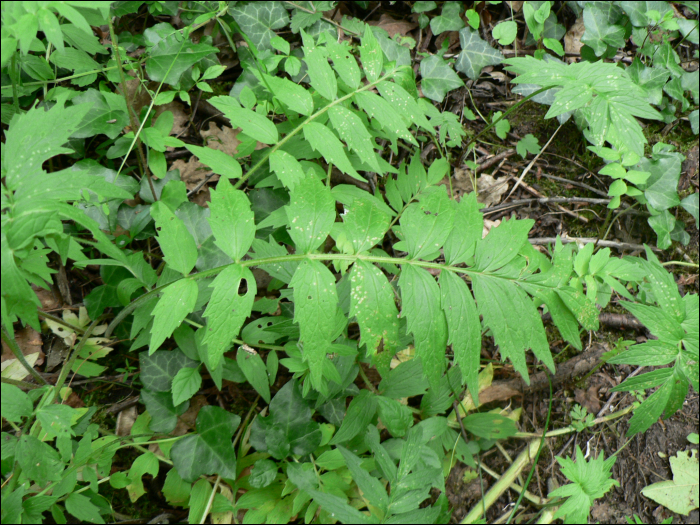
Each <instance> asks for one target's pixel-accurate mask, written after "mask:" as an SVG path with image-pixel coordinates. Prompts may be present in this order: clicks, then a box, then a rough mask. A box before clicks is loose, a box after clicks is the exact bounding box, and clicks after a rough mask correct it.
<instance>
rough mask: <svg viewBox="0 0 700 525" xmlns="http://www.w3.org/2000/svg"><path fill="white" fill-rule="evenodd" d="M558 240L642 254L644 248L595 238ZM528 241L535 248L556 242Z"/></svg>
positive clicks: (544, 238)
mask: <svg viewBox="0 0 700 525" xmlns="http://www.w3.org/2000/svg"><path fill="white" fill-rule="evenodd" d="M560 240H561V242H562V243H563V244H568V243H570V242H575V243H579V244H589V243H592V242H597V243H598V246H602V247H604V248H617V249H618V250H632V251H642V252H643V251H644V246H642V245H641V244H634V243H631V242H616V241H599V240H598V239H597V238H595V237H561V238H560ZM529 241H530V244H534V245H535V246H541V245H545V244H554V243H555V242H556V239H555V238H554V237H537V238H532V239H529ZM650 248H651V249H652V250H654V251H655V252H661V251H662V250H660V249H659V248H657V247H656V246H650Z"/></svg>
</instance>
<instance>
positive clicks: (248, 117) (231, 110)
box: [209, 96, 279, 144]
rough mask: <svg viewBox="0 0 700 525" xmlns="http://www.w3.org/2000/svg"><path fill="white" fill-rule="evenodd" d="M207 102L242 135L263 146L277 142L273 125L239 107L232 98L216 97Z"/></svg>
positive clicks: (252, 112)
mask: <svg viewBox="0 0 700 525" xmlns="http://www.w3.org/2000/svg"><path fill="white" fill-rule="evenodd" d="M209 102H210V103H211V105H212V106H214V107H215V108H216V109H218V110H219V111H221V112H222V113H223V114H224V116H225V117H226V118H227V119H229V120H230V121H231V126H232V127H233V128H241V130H243V133H245V134H246V135H248V136H249V137H251V138H253V139H255V140H257V141H259V142H262V143H264V144H275V143H276V142H277V141H278V140H279V135H278V134H277V128H276V127H275V125H274V123H273V122H272V121H271V120H269V119H268V118H267V116H266V115H262V114H260V113H257V112H255V111H253V110H250V109H246V108H244V107H241V105H240V104H239V103H238V101H237V100H236V99H235V98H233V97H225V96H218V97H213V98H210V99H209Z"/></svg>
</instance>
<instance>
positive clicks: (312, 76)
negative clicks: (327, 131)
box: [300, 29, 338, 102]
mask: <svg viewBox="0 0 700 525" xmlns="http://www.w3.org/2000/svg"><path fill="white" fill-rule="evenodd" d="M300 32H301V38H302V41H303V43H304V47H303V49H304V62H306V65H307V66H308V68H309V69H308V73H309V80H310V84H311V87H313V88H314V89H315V90H316V91H318V93H319V95H321V96H322V97H323V98H325V99H326V100H329V101H330V102H333V101H334V100H335V99H336V98H337V95H338V81H337V80H336V79H335V75H334V74H333V70H332V69H331V66H330V65H329V64H328V59H327V58H326V56H325V53H324V49H322V48H319V47H316V44H315V43H314V39H313V37H312V36H309V35H307V34H306V33H305V32H304V30H303V29H302V30H301V31H300Z"/></svg>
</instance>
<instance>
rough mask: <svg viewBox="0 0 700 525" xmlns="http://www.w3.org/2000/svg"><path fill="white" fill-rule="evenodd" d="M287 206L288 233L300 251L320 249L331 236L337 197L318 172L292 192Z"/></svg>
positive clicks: (304, 180)
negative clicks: (318, 176)
mask: <svg viewBox="0 0 700 525" xmlns="http://www.w3.org/2000/svg"><path fill="white" fill-rule="evenodd" d="M290 199H291V200H290V203H289V205H288V206H287V207H286V211H287V218H288V220H289V226H290V229H289V236H290V237H291V238H292V240H293V241H294V245H295V246H296V250H297V253H309V252H311V251H313V250H315V249H317V248H318V247H319V246H320V245H321V244H322V243H323V242H324V241H325V240H326V237H328V234H329V233H330V231H331V227H332V226H333V223H334V222H335V199H334V198H333V196H332V195H331V192H330V190H329V188H328V187H327V186H324V185H323V184H322V183H321V181H320V180H318V179H317V178H316V177H315V176H310V177H306V178H305V179H303V180H302V181H301V182H299V183H298V184H297V185H296V186H295V187H294V190H292V192H291V196H290Z"/></svg>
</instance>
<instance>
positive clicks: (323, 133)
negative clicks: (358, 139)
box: [304, 122, 374, 180]
mask: <svg viewBox="0 0 700 525" xmlns="http://www.w3.org/2000/svg"><path fill="white" fill-rule="evenodd" d="M363 127H364V126H363ZM304 138H305V139H306V140H308V141H309V144H311V147H312V148H313V149H314V150H315V151H318V152H319V153H320V154H321V155H323V158H324V159H326V162H327V163H329V164H333V165H334V166H336V167H337V168H338V169H339V170H340V171H342V172H343V173H347V174H348V175H350V176H351V177H354V178H356V179H358V180H365V179H364V178H362V177H361V176H360V175H359V174H358V173H357V172H356V171H355V168H353V167H352V164H350V160H349V159H348V156H347V155H346V154H345V146H343V143H342V142H340V141H339V140H338V138H337V137H336V136H335V134H334V133H333V132H332V131H331V130H330V129H328V128H327V127H326V126H324V125H323V124H319V123H318V122H309V123H308V124H306V125H305V126H304ZM372 156H373V157H374V153H372Z"/></svg>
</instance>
